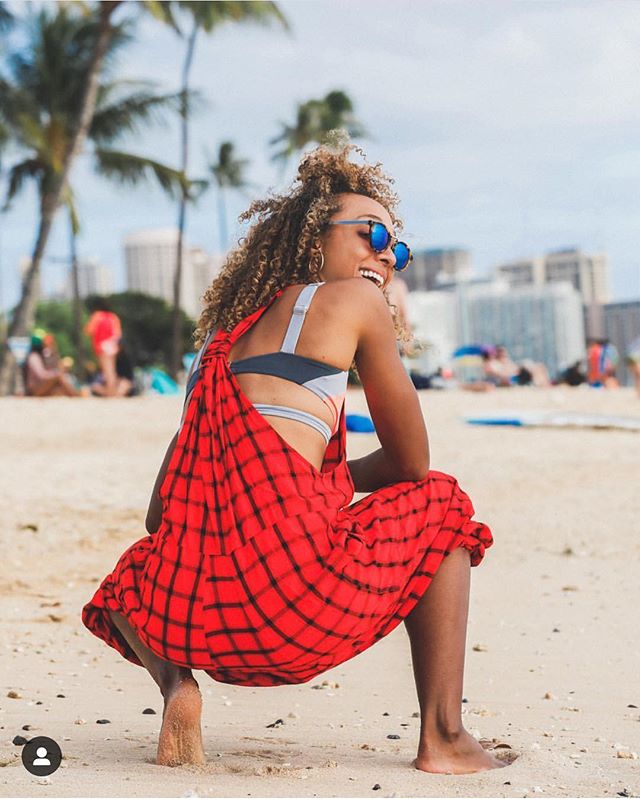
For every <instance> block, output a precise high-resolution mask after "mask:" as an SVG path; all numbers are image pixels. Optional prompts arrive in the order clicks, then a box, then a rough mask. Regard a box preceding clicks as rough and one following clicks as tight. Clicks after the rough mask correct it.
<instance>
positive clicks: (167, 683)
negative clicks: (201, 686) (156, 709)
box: [159, 666, 198, 700]
mask: <svg viewBox="0 0 640 799" xmlns="http://www.w3.org/2000/svg"><path fill="white" fill-rule="evenodd" d="M185 682H191V683H194V684H195V685H196V687H197V685H198V683H197V682H196V679H195V677H194V676H193V674H192V673H191V672H190V671H188V670H186V669H182V668H180V667H178V666H175V667H173V668H168V669H167V671H166V674H163V675H162V678H161V681H160V685H159V687H160V693H161V694H162V696H163V697H164V699H165V700H166V699H168V698H169V697H170V696H171V695H172V694H173V693H174V692H175V691H176V690H177V689H178V688H179V687H180V686H181V685H182V684H184V683H185Z"/></svg>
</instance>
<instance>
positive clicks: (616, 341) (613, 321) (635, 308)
mask: <svg viewBox="0 0 640 799" xmlns="http://www.w3.org/2000/svg"><path fill="white" fill-rule="evenodd" d="M603 310H604V314H603V315H604V337H605V338H608V339H609V341H611V343H612V344H613V345H614V346H615V347H616V348H617V350H618V353H619V354H620V363H619V364H618V370H617V374H618V379H619V380H620V382H621V383H623V384H630V383H631V382H632V380H631V375H630V374H629V370H628V368H627V364H626V362H625V356H626V355H627V353H628V352H629V345H630V344H631V342H632V341H633V340H634V339H636V338H638V337H639V336H640V300H628V301H625V302H610V303H607V304H606V305H605V306H604V309H603Z"/></svg>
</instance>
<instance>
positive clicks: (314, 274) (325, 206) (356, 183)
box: [194, 142, 411, 348]
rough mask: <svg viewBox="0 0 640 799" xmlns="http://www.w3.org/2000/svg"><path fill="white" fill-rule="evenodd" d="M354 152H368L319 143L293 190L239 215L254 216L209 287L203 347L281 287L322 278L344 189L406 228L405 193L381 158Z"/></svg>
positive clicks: (199, 338) (400, 329)
mask: <svg viewBox="0 0 640 799" xmlns="http://www.w3.org/2000/svg"><path fill="white" fill-rule="evenodd" d="M352 152H356V153H357V154H358V155H360V156H362V158H363V160H364V159H365V158H366V156H365V154H364V152H363V151H362V150H361V149H360V148H359V147H356V146H355V145H353V144H349V143H348V142H347V143H346V144H344V143H342V144H340V145H339V146H337V147H336V146H331V145H326V144H324V145H321V146H319V147H317V148H316V149H315V150H313V151H312V152H310V153H309V154H308V155H306V156H305V157H304V158H303V159H302V161H301V162H300V166H299V167H298V174H297V176H296V179H295V181H294V182H293V185H292V186H291V187H290V188H289V189H288V190H287V191H285V192H283V193H282V194H273V193H272V194H270V195H269V196H267V197H266V198H265V199H263V200H256V201H255V202H253V203H251V205H250V206H249V208H248V209H247V210H246V211H245V212H244V213H243V214H241V215H240V217H239V220H240V221H241V222H248V221H250V220H253V219H254V218H255V221H254V223H253V225H252V226H251V227H250V228H249V230H248V232H247V234H246V236H245V237H244V238H243V239H241V240H240V241H239V242H238V247H236V248H235V249H233V250H232V251H231V252H230V253H229V255H228V256H227V259H226V261H225V263H224V264H223V266H222V269H221V271H220V273H219V275H218V276H217V277H216V278H215V280H214V281H213V283H212V284H211V286H210V287H209V288H208V289H207V291H206V292H205V294H204V298H203V299H204V303H205V307H204V310H203V311H202V314H201V316H200V319H199V320H198V327H197V328H196V331H195V333H194V338H195V340H196V347H197V348H199V347H201V346H202V343H203V341H204V339H205V337H206V335H207V332H208V331H209V330H210V329H212V328H223V329H224V330H226V331H229V330H232V329H233V328H234V327H235V325H237V324H238V322H240V321H241V320H242V319H243V318H244V317H246V316H248V315H249V314H251V313H253V311H255V310H257V309H258V308H260V307H261V306H263V305H264V304H265V303H266V302H267V301H268V300H269V299H270V298H271V297H272V296H273V295H274V294H275V293H276V292H277V291H278V290H279V289H282V288H285V287H286V286H290V285H292V284H295V283H310V282H318V281H319V273H320V269H321V267H322V253H321V249H320V236H321V235H322V234H323V233H324V232H325V231H326V230H327V229H328V226H329V220H330V219H331V217H332V216H333V215H334V214H335V213H336V212H337V211H339V210H340V203H339V199H338V195H339V194H342V193H347V192H349V193H355V194H364V195H366V196H367V197H371V198H372V199H374V200H376V201H377V202H379V203H380V204H381V205H383V206H384V207H385V208H386V209H387V211H388V212H389V214H390V216H391V218H392V220H393V223H394V225H395V226H396V227H397V228H398V229H400V228H401V227H402V222H401V221H400V219H399V218H398V217H397V216H396V214H395V208H396V206H397V204H398V197H397V195H396V194H395V193H394V192H393V191H392V190H391V185H392V184H393V179H392V178H390V177H388V176H387V175H385V174H384V172H383V171H382V169H381V164H379V163H376V164H373V165H371V164H368V163H366V161H365V163H363V164H357V163H353V162H352V161H351V160H350V159H349V156H350V155H351V153H352ZM384 295H385V297H386V299H387V302H388V303H389V306H390V308H391V312H392V315H393V318H394V326H395V329H396V334H397V337H398V338H399V339H401V340H402V341H405V342H406V341H409V340H411V335H410V333H409V331H408V330H407V328H406V327H404V325H403V324H402V323H401V321H400V318H399V315H398V313H397V309H396V307H395V306H394V305H393V304H392V303H391V302H390V300H389V296H388V294H387V291H386V290H385V291H384Z"/></svg>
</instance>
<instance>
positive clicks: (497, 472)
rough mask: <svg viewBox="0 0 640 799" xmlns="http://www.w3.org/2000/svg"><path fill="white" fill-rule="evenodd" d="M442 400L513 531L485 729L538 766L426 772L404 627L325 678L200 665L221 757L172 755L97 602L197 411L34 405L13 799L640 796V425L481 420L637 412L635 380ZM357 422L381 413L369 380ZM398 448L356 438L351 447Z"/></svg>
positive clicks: (9, 591)
mask: <svg viewBox="0 0 640 799" xmlns="http://www.w3.org/2000/svg"><path fill="white" fill-rule="evenodd" d="M421 402H422V405H423V409H424V413H425V418H426V420H427V425H428V429H429V435H430V440H431V453H432V456H431V465H432V467H433V468H435V469H439V470H442V471H445V472H450V473H452V474H454V475H456V477H457V478H458V479H459V481H460V484H461V485H462V487H463V488H464V489H465V490H466V491H467V492H468V493H469V495H470V496H471V497H472V499H473V502H474V505H475V508H476V518H478V519H480V520H482V521H484V522H486V523H487V524H489V525H490V526H491V528H492V531H493V534H494V538H495V545H494V546H493V547H492V548H491V549H490V550H488V552H487V555H486V558H485V561H484V563H483V564H482V565H481V566H480V567H479V568H477V569H474V570H473V572H472V596H471V614H470V621H469V632H468V639H467V640H468V649H467V665H466V679H465V689H464V695H465V699H466V700H467V701H466V702H465V704H464V720H465V724H466V726H467V728H468V729H469V730H470V731H471V732H472V733H473V734H474V735H476V736H477V737H483V738H487V739H496V740H495V741H494V743H498V744H501V745H502V746H501V747H500V748H499V749H498V750H496V751H502V752H506V753H515V754H517V759H516V760H515V761H514V762H513V763H512V765H510V766H508V767H507V768H503V769H498V770H495V771H492V772H485V773H481V774H475V775H468V776H463V777H452V776H446V775H430V774H425V773H422V772H418V771H416V770H415V769H413V768H412V767H411V761H412V759H413V758H414V757H415V754H416V748H417V735H418V729H419V718H417V717H416V716H417V710H418V703H417V699H416V695H415V687H414V683H413V674H412V668H411V658H410V650H409V641H408V637H407V634H406V632H405V629H404V625H400V626H399V627H398V628H397V629H396V630H395V631H394V632H393V633H392V634H391V635H389V636H388V637H387V638H385V639H384V640H383V641H381V642H380V643H378V644H377V645H376V646H374V647H373V648H371V649H369V650H368V651H367V652H365V653H364V654H362V655H360V656H358V657H356V658H355V659H353V660H351V661H349V662H347V663H344V664H342V665H341V666H340V667H338V668H336V669H333V670H332V671H329V672H326V673H325V674H323V675H321V676H320V677H319V678H318V679H315V680H312V681H311V682H310V683H307V684H304V685H298V686H283V687H277V688H256V689H252V688H246V687H234V686H231V685H224V684H221V683H215V682H213V681H212V680H211V679H209V678H208V677H207V676H206V675H203V674H202V673H196V677H197V678H198V680H199V682H200V686H201V689H202V692H203V696H204V700H205V708H204V717H203V724H204V739H205V750H206V752H207V764H206V766H204V767H202V768H195V767H180V768H175V769H170V768H164V767H159V766H156V765H155V764H154V762H153V760H154V755H155V746H156V741H157V734H158V731H159V727H160V719H161V715H160V714H161V711H162V702H161V697H160V694H159V692H158V690H157V689H156V687H155V685H154V684H153V682H152V681H151V679H150V677H149V676H148V675H147V674H146V673H145V672H144V671H143V670H142V669H140V668H137V667H135V666H133V665H131V664H130V663H128V662H126V661H125V660H123V659H122V658H121V657H120V656H119V655H118V654H117V653H116V652H115V651H114V650H111V649H109V648H108V647H107V646H105V645H104V644H103V643H102V642H101V641H99V640H98V639H97V638H94V637H93V636H92V635H91V634H90V633H89V632H88V631H87V630H86V629H85V628H84V627H83V626H82V624H81V621H80V610H81V608H82V605H83V604H84V603H85V602H86V601H87V600H88V599H89V598H90V597H91V595H92V594H93V592H94V591H95V589H96V588H97V586H98V583H99V582H100V580H101V579H102V578H103V576H104V575H105V574H106V573H107V572H108V571H110V570H111V568H112V567H113V565H114V563H115V562H116V560H117V558H118V557H119V555H120V554H121V552H122V551H123V550H124V549H125V548H126V547H127V546H128V545H129V544H130V543H131V542H133V541H135V540H136V539H138V538H140V537H142V536H143V535H144V527H143V519H144V515H145V512H146V506H147V501H148V497H149V493H150V490H151V486H152V484H153V480H154V478H155V474H156V471H157V469H158V466H159V464H160V461H161V459H162V455H163V453H164V450H165V448H166V445H167V443H168V441H169V439H170V438H171V436H172V434H173V432H174V431H175V428H176V426H177V422H178V419H179V415H180V406H181V399H180V398H171V399H167V398H140V399H133V400H125V401H100V400H96V399H85V400H69V399H64V398H60V399H47V400H25V399H17V398H15V399H14V398H11V399H3V400H0V441H1V442H2V444H1V453H2V457H1V459H0V476H1V481H2V496H1V499H0V502H1V518H2V533H3V535H2V540H3V544H4V546H3V557H2V564H1V566H0V603H1V605H0V608H1V613H2V618H3V625H2V627H3V635H2V645H1V648H0V657H1V673H2V681H1V683H2V684H1V695H0V732H1V734H0V765H1V766H2V768H0V795H2V796H74V797H75V796H90V797H93V796H96V797H98V796H100V797H102V796H113V797H120V796H158V797H160V796H219V797H221V796H243V797H244V796H250V797H256V796H280V797H292V796H305V797H306V796H309V797H312V796H320V797H321V796H336V797H350V796H376V797H392V796H396V797H401V796H423V797H431V796H452V797H453V796H483V797H484V796H500V797H512V796H513V797H522V796H534V795H540V796H575V797H578V796H579V797H583V796H584V797H590V796H612V797H615V796H621V795H622V796H638V795H640V760H639V759H638V753H640V683H639V681H638V674H640V650H639V647H638V607H640V581H639V580H638V565H637V564H638V556H639V555H640V537H639V535H638V533H639V526H638V474H639V471H640V470H639V468H638V467H639V464H640V433H633V432H627V431H614V430H606V431H603V430H601V431H598V430H570V429H519V428H492V427H472V426H469V425H466V424H465V423H464V422H463V421H462V417H463V416H464V415H465V414H471V413H477V414H480V413H484V412H491V411H497V410H514V409H520V410H536V409H537V410H562V411H579V412H583V413H602V414H621V415H626V416H636V417H638V416H640V401H639V400H638V399H637V397H636V396H635V394H634V393H633V392H632V391H631V390H630V389H621V390H619V391H612V392H603V391H597V390H589V389H568V388H556V389H550V390H535V389H508V390H504V391H493V392H490V393H487V394H469V393H465V392H421ZM347 410H348V411H350V412H362V411H365V410H366V404H365V402H364V396H363V394H362V392H361V391H359V390H353V391H350V392H349V394H348V398H347ZM377 446H378V443H377V439H376V437H375V435H373V434H350V436H349V442H348V455H349V457H357V456H359V455H363V454H366V453H367V452H368V451H370V450H372V449H374V448H375V447H377ZM359 496H360V495H356V499H357V498H359ZM147 708H151V709H153V710H155V714H152V713H143V711H144V710H145V709H147ZM278 719H281V720H282V722H283V723H281V724H276V725H275V726H273V723H274V722H276V720H278ZM99 720H100V721H104V720H108V722H109V723H97V722H98V721H99ZM27 725H28V726H27ZM269 725H272V726H269ZM17 735H22V736H25V737H27V738H29V737H33V736H36V735H46V736H49V737H51V738H54V739H55V740H56V741H57V742H58V743H59V744H60V746H61V747H62V750H63V754H64V760H63V762H62V766H61V768H60V769H59V770H58V771H57V772H55V773H54V774H53V775H51V777H49V778H38V777H34V776H32V775H30V774H29V773H28V772H27V771H26V770H25V769H24V768H23V766H22V762H21V759H20V751H21V747H20V746H18V745H15V744H14V743H13V739H14V738H15V736H17ZM389 736H394V737H392V738H391V737H389ZM397 736H399V737H397ZM376 786H377V787H376Z"/></svg>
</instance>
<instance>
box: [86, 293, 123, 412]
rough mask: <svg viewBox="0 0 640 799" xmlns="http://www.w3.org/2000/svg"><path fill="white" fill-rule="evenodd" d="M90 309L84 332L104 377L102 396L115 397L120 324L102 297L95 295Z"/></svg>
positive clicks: (120, 336)
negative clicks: (88, 338) (89, 340)
mask: <svg viewBox="0 0 640 799" xmlns="http://www.w3.org/2000/svg"><path fill="white" fill-rule="evenodd" d="M91 310H92V314H91V316H90V317H89V321H88V322H87V324H86V325H85V329H84V332H85V333H86V334H87V335H88V336H89V337H90V339H91V346H92V347H93V351H94V353H95V356H96V358H97V359H98V364H99V366H100V371H101V372H102V377H103V379H104V392H103V394H102V396H106V397H115V396H116V395H117V393H118V374H117V370H116V358H117V356H118V351H119V349H120V339H121V338H122V325H121V323H120V318H119V317H118V316H117V315H116V314H115V313H113V311H112V310H111V309H110V307H109V304H108V303H107V301H106V300H104V299H103V298H102V297H96V298H94V299H93V300H92V301H91Z"/></svg>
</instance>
